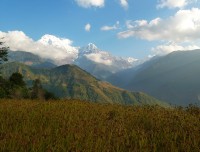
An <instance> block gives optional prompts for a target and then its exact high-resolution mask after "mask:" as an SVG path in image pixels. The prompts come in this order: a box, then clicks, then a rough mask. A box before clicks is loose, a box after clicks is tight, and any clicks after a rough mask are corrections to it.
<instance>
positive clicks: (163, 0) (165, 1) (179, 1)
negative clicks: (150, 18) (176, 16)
mask: <svg viewBox="0 0 200 152" xmlns="http://www.w3.org/2000/svg"><path fill="white" fill-rule="evenodd" d="M196 1H197V0H159V3H158V5H157V8H164V7H168V8H183V7H185V6H187V5H188V4H190V3H193V2H196Z"/></svg>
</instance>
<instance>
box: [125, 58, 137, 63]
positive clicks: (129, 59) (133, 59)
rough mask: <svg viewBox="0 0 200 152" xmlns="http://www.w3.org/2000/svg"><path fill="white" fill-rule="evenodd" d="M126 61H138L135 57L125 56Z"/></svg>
mask: <svg viewBox="0 0 200 152" xmlns="http://www.w3.org/2000/svg"><path fill="white" fill-rule="evenodd" d="M127 61H128V62H129V63H133V62H136V61H138V59H135V58H132V57H128V58H127Z"/></svg>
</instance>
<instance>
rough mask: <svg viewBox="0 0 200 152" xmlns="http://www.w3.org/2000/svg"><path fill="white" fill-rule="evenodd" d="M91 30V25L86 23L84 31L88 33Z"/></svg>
mask: <svg viewBox="0 0 200 152" xmlns="http://www.w3.org/2000/svg"><path fill="white" fill-rule="evenodd" d="M90 30H91V25H90V24H89V23H88V24H86V25H85V31H87V32H90Z"/></svg>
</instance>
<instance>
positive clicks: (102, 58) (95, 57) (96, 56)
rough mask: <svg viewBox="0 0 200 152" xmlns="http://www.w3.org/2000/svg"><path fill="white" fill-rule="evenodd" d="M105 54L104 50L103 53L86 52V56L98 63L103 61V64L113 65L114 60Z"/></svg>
mask: <svg viewBox="0 0 200 152" xmlns="http://www.w3.org/2000/svg"><path fill="white" fill-rule="evenodd" d="M105 54H106V55H107V53H106V52H105ZM105 54H104V52H102V53H91V54H86V55H85V56H86V57H87V58H88V59H89V60H92V61H94V62H96V63H101V64H105V65H112V60H111V59H108V58H106V57H105Z"/></svg>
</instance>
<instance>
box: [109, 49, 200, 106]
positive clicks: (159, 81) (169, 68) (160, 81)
mask: <svg viewBox="0 0 200 152" xmlns="http://www.w3.org/2000/svg"><path fill="white" fill-rule="evenodd" d="M127 73H128V72H127V71H126V72H124V73H121V75H119V74H118V76H116V75H115V76H113V78H112V77H111V78H110V82H112V83H113V84H115V85H117V86H121V87H123V88H125V89H128V90H131V91H143V92H145V93H148V94H150V95H152V96H154V97H156V98H158V99H160V100H163V101H167V102H169V103H172V104H176V105H184V106H185V105H188V104H190V103H192V104H198V105H200V81H199V75H200V50H194V51H184V52H181V51H179V52H173V53H171V54H169V55H167V56H164V57H160V58H158V59H156V60H154V61H153V62H148V63H145V64H144V65H143V66H141V67H140V68H138V69H131V70H129V73H131V75H129V77H126V74H127ZM120 79H122V80H120ZM124 82H125V83H124Z"/></svg>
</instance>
